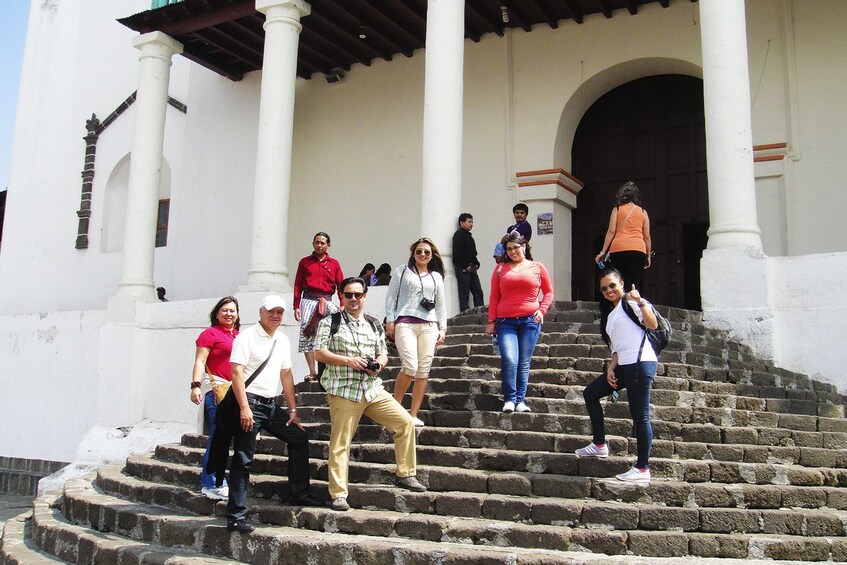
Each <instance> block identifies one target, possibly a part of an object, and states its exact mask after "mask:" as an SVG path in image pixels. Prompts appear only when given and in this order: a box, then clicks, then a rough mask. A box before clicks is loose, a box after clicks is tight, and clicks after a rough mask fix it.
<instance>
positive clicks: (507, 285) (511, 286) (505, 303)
mask: <svg viewBox="0 0 847 565" xmlns="http://www.w3.org/2000/svg"><path fill="white" fill-rule="evenodd" d="M534 263H535V264H534V265H533V266H532V267H530V268H529V269H526V270H523V271H521V272H519V273H516V272H514V271H513V270H512V267H511V265H510V264H508V263H504V264H503V266H502V268H501V267H500V266H499V265H498V266H497V268H496V269H494V273H493V274H492V275H491V296H490V298H489V302H488V319H489V320H490V321H494V320H495V319H496V318H520V317H522V316H530V315H532V314H534V313H535V311H536V310H540V311H541V313H542V314H546V313H547V309H548V308H550V305H551V304H552V303H553V285H552V283H551V282H550V275H549V274H548V273H547V269H546V268H545V267H544V265H542V264H541V263H539V262H538V261H535V262H534ZM498 271H499V272H498ZM539 290H541V292H542V293H543V294H544V297H543V298H542V300H541V302H539V301H538V291H539Z"/></svg>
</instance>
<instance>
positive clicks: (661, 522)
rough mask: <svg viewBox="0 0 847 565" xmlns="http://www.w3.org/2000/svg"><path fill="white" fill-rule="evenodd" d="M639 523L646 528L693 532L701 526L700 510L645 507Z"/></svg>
mask: <svg viewBox="0 0 847 565" xmlns="http://www.w3.org/2000/svg"><path fill="white" fill-rule="evenodd" d="M639 525H640V527H641V528H643V529H646V530H681V531H684V532H693V531H696V530H697V529H698V528H699V525H700V512H699V510H698V509H697V508H662V507H660V506H656V507H645V508H642V509H641V512H640V521H639ZM630 539H632V538H630Z"/></svg>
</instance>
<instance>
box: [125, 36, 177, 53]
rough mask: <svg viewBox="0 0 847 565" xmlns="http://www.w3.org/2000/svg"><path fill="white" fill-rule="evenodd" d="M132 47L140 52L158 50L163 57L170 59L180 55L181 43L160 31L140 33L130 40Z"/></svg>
mask: <svg viewBox="0 0 847 565" xmlns="http://www.w3.org/2000/svg"><path fill="white" fill-rule="evenodd" d="M132 46H133V47H135V48H136V49H138V50H139V51H141V52H146V51H148V50H153V49H158V50H160V54H161V55H162V56H165V57H172V56H174V55H178V54H180V53H182V49H183V46H182V43H180V42H179V41H177V40H176V39H174V38H172V37H171V36H169V35H168V34H166V33H162V32H161V31H151V32H149V33H142V34H141V35H136V36H135V37H133V38H132Z"/></svg>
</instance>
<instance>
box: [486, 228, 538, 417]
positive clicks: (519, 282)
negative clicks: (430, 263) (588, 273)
mask: <svg viewBox="0 0 847 565" xmlns="http://www.w3.org/2000/svg"><path fill="white" fill-rule="evenodd" d="M502 243H503V247H504V248H505V253H504V255H503V260H502V261H501V262H500V264H499V265H498V266H497V268H495V269H494V273H493V274H492V275H491V298H490V301H489V304H488V326H487V327H486V330H485V331H486V333H488V334H489V335H492V334H493V335H496V336H497V344H498V346H499V347H500V368H501V375H502V379H503V401H504V402H505V404H503V412H514V411H515V410H517V411H518V412H529V411H530V408H529V406H527V405H526V402H525V401H526V387H527V384H528V382H529V365H530V363H531V362H532V352H533V351H534V350H535V344H536V342H537V341H538V336H539V335H540V334H541V323H542V322H543V321H544V315H545V314H546V313H547V309H548V308H550V305H551V304H552V303H553V285H552V284H551V283H550V275H548V274H547V269H546V268H545V267H544V265H542V264H541V263H539V262H538V261H533V260H532V253H531V252H530V248H529V244H528V243H527V242H526V240H525V239H524V237H523V236H522V235H521V234H520V233H518V232H517V231H513V232H512V233H510V234H508V235H506V236H505V237H504V238H503V240H502ZM539 290H540V291H541V292H542V293H543V298H542V300H541V302H539V301H538V291H539Z"/></svg>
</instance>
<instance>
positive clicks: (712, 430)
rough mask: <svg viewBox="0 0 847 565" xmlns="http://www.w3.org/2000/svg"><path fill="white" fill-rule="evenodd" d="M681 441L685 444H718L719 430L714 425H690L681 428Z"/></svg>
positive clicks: (719, 440)
mask: <svg viewBox="0 0 847 565" xmlns="http://www.w3.org/2000/svg"><path fill="white" fill-rule="evenodd" d="M682 439H683V440H684V441H685V442H686V443H689V442H701V443H720V442H721V430H720V428H719V427H717V426H714V425H705V424H691V425H687V426H684V427H683V428H682Z"/></svg>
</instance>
